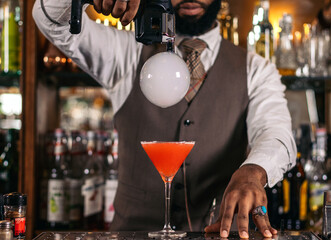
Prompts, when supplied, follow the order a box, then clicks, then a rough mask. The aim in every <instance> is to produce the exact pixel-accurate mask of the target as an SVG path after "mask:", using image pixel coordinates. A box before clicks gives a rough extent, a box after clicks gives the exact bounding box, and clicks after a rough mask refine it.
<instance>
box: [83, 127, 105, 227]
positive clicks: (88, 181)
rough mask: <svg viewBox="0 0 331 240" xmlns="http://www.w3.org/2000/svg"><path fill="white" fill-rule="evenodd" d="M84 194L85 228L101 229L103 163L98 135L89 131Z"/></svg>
mask: <svg viewBox="0 0 331 240" xmlns="http://www.w3.org/2000/svg"><path fill="white" fill-rule="evenodd" d="M83 172H84V176H83V186H82V195H83V198H84V218H83V221H84V224H83V225H84V228H85V229H89V230H100V228H102V226H103V212H102V207H103V191H104V172H103V165H102V164H101V162H100V161H99V160H98V158H97V154H96V136H95V133H94V132H93V131H88V132H87V162H86V166H85V168H84V170H83Z"/></svg>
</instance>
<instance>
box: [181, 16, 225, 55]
mask: <svg viewBox="0 0 331 240" xmlns="http://www.w3.org/2000/svg"><path fill="white" fill-rule="evenodd" d="M187 38H198V39H201V40H203V41H205V42H206V44H207V48H208V49H211V50H213V49H215V47H216V45H217V44H219V42H220V41H221V40H222V37H221V35H220V23H219V22H218V21H216V26H215V27H214V28H212V29H211V30H209V31H208V32H206V33H204V34H202V35H199V36H193V37H191V36H187V35H181V34H176V42H175V46H176V47H178V46H179V44H180V43H181V42H182V41H183V40H184V39H187Z"/></svg>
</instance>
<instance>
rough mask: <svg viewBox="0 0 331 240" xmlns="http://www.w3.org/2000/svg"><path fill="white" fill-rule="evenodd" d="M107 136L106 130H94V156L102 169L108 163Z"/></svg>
mask: <svg viewBox="0 0 331 240" xmlns="http://www.w3.org/2000/svg"><path fill="white" fill-rule="evenodd" d="M108 139H109V136H108V134H107V132H106V131H102V130H99V131H96V158H97V160H98V161H99V163H100V165H101V166H102V167H103V169H105V168H106V166H107V165H108V163H107V153H108V152H109V150H108V149H109V146H108V143H107V141H108Z"/></svg>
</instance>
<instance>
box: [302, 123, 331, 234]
mask: <svg viewBox="0 0 331 240" xmlns="http://www.w3.org/2000/svg"><path fill="white" fill-rule="evenodd" d="M326 140H327V135H326V129H325V128H318V129H317V130H316V142H314V143H313V146H312V153H311V155H312V157H311V158H312V165H311V167H310V169H309V171H308V172H307V173H306V174H307V178H308V182H309V214H308V228H309V229H310V230H312V231H317V232H321V231H322V221H323V218H322V208H323V192H324V191H327V190H328V189H329V186H328V183H327V181H328V177H327V171H326V167H325V159H326Z"/></svg>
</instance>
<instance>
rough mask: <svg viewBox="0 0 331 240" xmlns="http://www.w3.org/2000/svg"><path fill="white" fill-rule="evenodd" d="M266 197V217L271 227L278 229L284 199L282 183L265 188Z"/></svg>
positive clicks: (281, 217)
mask: <svg viewBox="0 0 331 240" xmlns="http://www.w3.org/2000/svg"><path fill="white" fill-rule="evenodd" d="M266 193H267V197H268V216H269V221H270V224H271V226H272V227H274V228H277V229H279V228H280V227H281V221H282V219H283V212H284V198H283V183H282V181H279V182H278V183H277V184H276V185H275V186H274V187H272V188H266Z"/></svg>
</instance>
